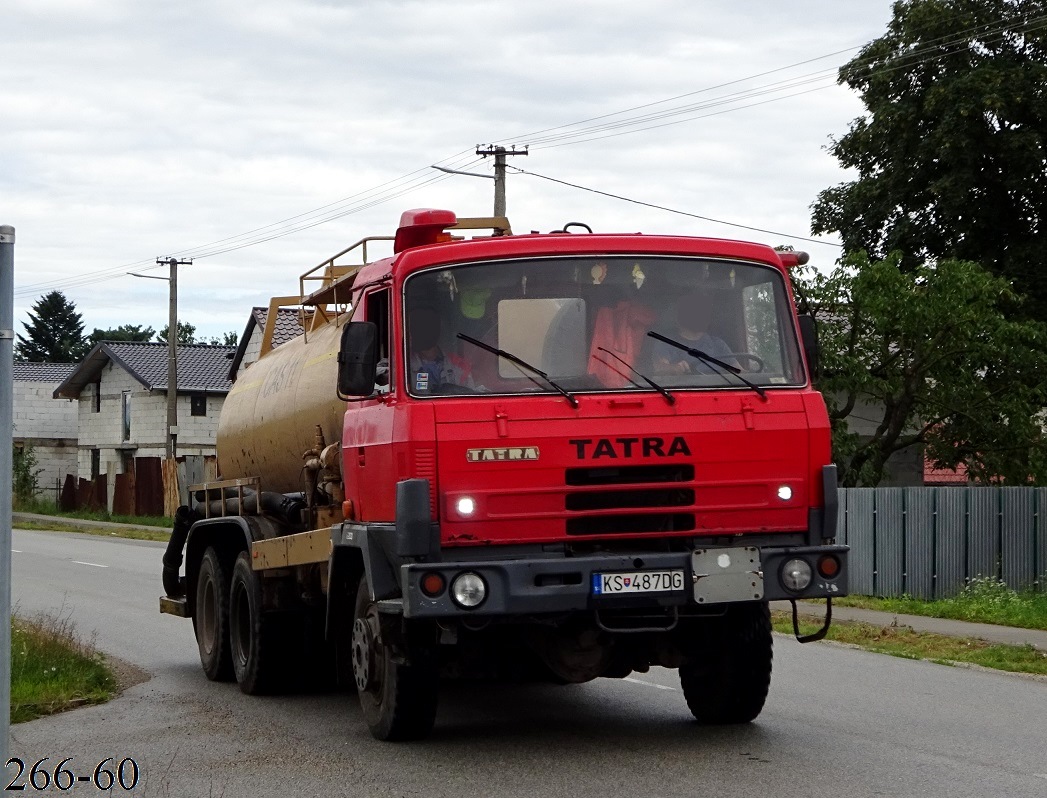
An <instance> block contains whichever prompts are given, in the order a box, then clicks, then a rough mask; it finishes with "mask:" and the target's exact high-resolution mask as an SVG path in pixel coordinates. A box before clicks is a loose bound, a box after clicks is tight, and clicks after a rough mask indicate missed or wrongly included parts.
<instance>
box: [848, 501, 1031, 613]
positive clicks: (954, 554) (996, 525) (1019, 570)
mask: <svg viewBox="0 0 1047 798" xmlns="http://www.w3.org/2000/svg"><path fill="white" fill-rule="evenodd" d="M840 502H841V507H846V510H845V511H844V510H841V514H842V521H841V524H842V525H841V528H840V531H839V539H840V541H841V542H843V543H847V544H849V545H850V546H851V555H850V559H849V563H848V564H849V568H850V573H851V582H850V588H851V592H853V593H859V594H867V595H880V596H898V595H901V594H902V593H903V592H904V593H909V594H910V595H913V596H917V597H920V598H946V597H948V596H954V595H956V594H957V593H959V592H960V591H961V590H962V589H963V586H964V584H965V580H967V579H971V578H974V577H978V576H980V577H988V578H1000V579H1002V580H1003V581H1004V582H1005V583H1006V584H1007V585H1008V586H1009V587H1011V588H1013V589H1015V590H1023V589H1026V588H1029V587H1035V588H1036V589H1038V590H1047V488H1024V487H1014V488H1000V487H969V488H848V489H846V490H842V491H841V496H840Z"/></svg>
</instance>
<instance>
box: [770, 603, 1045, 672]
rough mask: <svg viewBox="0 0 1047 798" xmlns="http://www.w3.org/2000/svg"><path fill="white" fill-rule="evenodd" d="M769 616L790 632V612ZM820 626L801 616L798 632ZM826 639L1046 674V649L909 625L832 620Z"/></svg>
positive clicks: (908, 656)
mask: <svg viewBox="0 0 1047 798" xmlns="http://www.w3.org/2000/svg"><path fill="white" fill-rule="evenodd" d="M771 617H772V622H773V624H774V630H775V631H776V632H781V633H783V634H787V635H790V636H791V635H792V633H793V623H792V614H791V613H788V612H780V611H774V612H772V614H771ZM820 626H821V624H820V623H812V622H808V621H805V620H804V619H803V618H802V617H801V619H800V633H801V634H811V633H812V632H814V631H815V630H816V629H818V628H819V627H820ZM825 639H826V640H835V641H836V642H838V643H848V644H850V645H855V646H858V647H860V648H864V649H866V650H868V651H875V652H878V653H880V654H890V655H891V656H895V657H904V658H906V659H925V660H930V661H931V662H937V663H940V664H943V665H952V664H954V663H957V662H964V663H970V664H972V665H980V666H982V667H984V668H995V669H996V670H1001V671H1011V672H1013V673H1032V674H1037V675H1041V676H1047V652H1045V651H1040V650H1038V649H1036V648H1033V647H1032V646H1009V645H1004V644H1002V643H988V642H986V641H984V640H975V639H972V638H960V637H948V636H946V635H939V634H934V633H933V632H917V631H915V630H913V629H911V628H910V627H908V626H877V625H874V624H868V623H860V622H851V621H833V624H832V627H831V628H830V629H829V634H828V635H827V636H826V638H825Z"/></svg>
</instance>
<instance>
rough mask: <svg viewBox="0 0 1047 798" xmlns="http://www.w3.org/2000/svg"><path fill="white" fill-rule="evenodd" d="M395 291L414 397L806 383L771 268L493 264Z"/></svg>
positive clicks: (673, 261) (434, 275) (690, 262)
mask: <svg viewBox="0 0 1047 798" xmlns="http://www.w3.org/2000/svg"><path fill="white" fill-rule="evenodd" d="M404 290H405V297H404V301H405V304H404V308H405V311H404V313H405V318H406V322H407V352H406V353H405V355H406V357H407V359H408V368H407V369H406V373H407V375H408V386H407V387H408V390H409V391H410V392H411V393H412V394H414V395H416V396H456V395H469V394H475V393H497V394H518V393H535V392H542V393H554V392H556V391H557V390H559V388H562V389H565V390H567V391H570V392H579V391H581V392H585V391H609V390H645V391H651V390H654V388H653V387H652V386H651V385H650V383H648V382H647V381H646V380H645V379H644V378H645V377H646V378H649V379H650V380H653V381H654V382H655V383H656V384H657V385H658V386H661V387H664V388H666V389H669V390H678V389H710V388H725V387H730V388H742V389H744V388H745V384H744V383H743V382H741V381H739V380H738V377H737V376H736V374H740V375H743V376H744V377H745V379H746V380H748V381H749V382H751V383H753V384H755V385H759V386H765V387H779V386H786V385H802V384H803V383H804V381H805V378H804V375H803V369H802V367H801V361H800V355H799V349H798V346H797V343H796V338H795V335H794V332H793V323H792V320H791V317H790V313H789V303H788V300H787V298H786V291H785V284H784V280H783V278H782V275H781V273H780V272H779V271H777V270H776V269H774V268H771V267H769V266H762V265H759V264H753V263H746V262H739V261H721V260H709V259H699V258H679V257H676V258H673V257H665V258H651V257H648V258H626V257H607V258H595V257H575V258H555V259H554V258H546V259H535V260H517V261H498V262H491V263H476V264H469V265H463V266H453V267H447V268H442V269H431V270H428V271H425V272H420V273H418V274H415V275H412V276H411V277H410V278H408V280H407V283H406V285H405V289H404ZM652 332H653V333H655V334H656V336H657V337H655V336H652V335H649V333H652ZM470 339H472V340H470ZM476 342H482V344H486V346H480V345H477V343H476ZM674 343H675V344H679V346H677V345H674ZM495 350H500V353H499V351H495ZM687 350H697V351H698V352H699V353H701V354H699V355H696V354H694V353H693V352H691V353H689V352H688V351H687ZM703 355H704V356H703ZM521 363H522V364H523V365H521ZM724 365H726V366H728V367H729V368H724V367H723V366H724ZM550 381H552V382H550Z"/></svg>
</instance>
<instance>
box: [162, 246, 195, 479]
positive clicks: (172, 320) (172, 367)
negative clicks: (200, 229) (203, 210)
mask: <svg viewBox="0 0 1047 798" xmlns="http://www.w3.org/2000/svg"><path fill="white" fill-rule="evenodd" d="M156 263H157V265H158V266H162V265H163V264H164V263H166V264H167V265H168V266H170V267H171V276H170V277H168V278H167V281H168V287H169V288H170V289H171V290H170V292H169V294H168V300H167V305H168V308H167V309H168V314H167V318H168V321H167V457H168V459H170V460H174V458H175V455H176V454H177V453H178V267H179V266H191V265H192V263H193V259H192V258H190V259H189V260H177V259H176V258H168V259H167V260H166V261H164V260H163V259H161V258H157V260H156Z"/></svg>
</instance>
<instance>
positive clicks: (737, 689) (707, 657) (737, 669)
mask: <svg viewBox="0 0 1047 798" xmlns="http://www.w3.org/2000/svg"><path fill="white" fill-rule="evenodd" d="M710 632H711V633H710V634H709V637H708V640H707V645H706V646H705V650H704V651H703V652H702V653H701V654H699V655H697V656H695V657H693V658H692V659H691V660H690V661H689V662H686V663H684V664H683V665H681V666H680V685H681V686H682V687H683V694H684V698H685V699H687V707H688V708H689V709H690V710H691V714H693V715H694V717H695V719H696V720H697V721H698V722H699V723H702V724H705V725H718V724H728V723H748V722H749V721H751V720H753V719H754V718H756V716H757V715H759V714H760V711H761V710H762V709H763V704H764V701H766V700H767V690H768V688H769V687H770V685H771V658H772V656H773V651H772V645H773V643H772V638H771V612H770V608H769V607H768V605H767V602H766V601H761V602H753V603H746V604H734V605H732V606H730V607H729V608H728V610H727V614H726V615H725V616H724V617H723V618H719V619H717V620H716V628H715V629H714V630H710Z"/></svg>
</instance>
